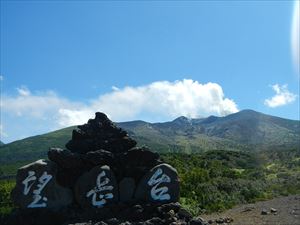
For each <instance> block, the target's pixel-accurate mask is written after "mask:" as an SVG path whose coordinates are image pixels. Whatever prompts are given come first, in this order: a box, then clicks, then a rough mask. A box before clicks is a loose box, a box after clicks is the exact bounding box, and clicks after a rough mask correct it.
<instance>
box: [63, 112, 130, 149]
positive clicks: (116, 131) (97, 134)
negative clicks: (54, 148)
mask: <svg viewBox="0 0 300 225" xmlns="http://www.w3.org/2000/svg"><path fill="white" fill-rule="evenodd" d="M135 145H136V141H135V140H133V139H131V138H130V137H129V136H128V134H127V132H126V131H124V130H122V129H121V128H118V127H116V125H115V124H114V123H113V122H112V121H110V120H109V119H108V118H107V116H106V115H105V114H104V113H100V112H97V113H96V117H95V119H90V120H89V121H88V123H87V124H84V125H80V126H78V129H75V130H73V134H72V140H70V141H69V142H68V143H67V144H66V147H67V149H69V150H71V152H77V153H87V152H90V151H96V150H100V149H104V150H106V151H110V152H112V153H121V152H125V151H127V150H129V149H131V148H132V147H134V146H135Z"/></svg>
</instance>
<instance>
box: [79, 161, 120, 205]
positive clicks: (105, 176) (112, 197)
mask: <svg viewBox="0 0 300 225" xmlns="http://www.w3.org/2000/svg"><path fill="white" fill-rule="evenodd" d="M74 191H75V199H76V201H77V203H78V204H79V205H80V206H82V207H83V208H90V207H97V208H101V207H103V206H106V205H108V204H110V203H113V202H117V201H118V199H119V197H118V186H117V182H116V178H115V176H114V174H113V172H112V171H111V170H110V168H109V166H96V167H94V168H93V169H92V170H91V171H89V172H87V173H85V174H83V175H82V176H81V177H79V179H78V181H77V183H76V185H75V190H74Z"/></svg>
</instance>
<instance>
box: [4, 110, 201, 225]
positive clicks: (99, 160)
mask: <svg viewBox="0 0 300 225" xmlns="http://www.w3.org/2000/svg"><path fill="white" fill-rule="evenodd" d="M136 144H137V143H136V141H135V140H133V139H131V138H130V137H129V136H128V134H127V132H126V131H124V130H122V129H121V128H118V127H116V126H115V124H114V123H112V121H110V120H109V119H108V118H107V116H106V115H105V114H103V113H99V112H97V113H96V117H95V119H90V120H89V121H88V123H87V124H84V125H81V126H78V128H77V129H75V130H73V133H72V139H71V140H70V141H69V142H68V143H67V144H66V148H67V149H59V148H50V150H49V152H48V158H49V160H50V161H48V160H39V161H36V162H34V163H31V164H29V165H27V166H24V167H22V168H20V169H19V170H18V173H17V182H16V187H15V189H14V190H13V191H12V199H13V202H14V203H15V204H16V206H18V207H19V210H17V211H16V212H15V214H14V215H13V216H12V218H11V219H10V220H9V221H10V222H9V223H11V224H19V223H20V222H21V223H22V224H63V223H65V224H71V222H70V221H74V223H77V222H78V221H88V220H91V221H98V222H95V223H92V222H90V224H103V225H104V224H123V223H124V224H127V225H128V224H149V225H150V224H190V225H192V224H195V225H196V224H204V222H203V223H202V222H201V221H200V220H193V219H192V217H191V215H190V214H189V213H188V212H187V211H185V210H184V209H182V208H181V207H180V205H179V203H176V202H178V199H179V179H178V174H177V171H176V169H174V168H173V167H172V166H170V165H168V164H165V163H163V161H162V160H161V159H160V156H159V154H157V153H154V152H152V151H150V150H149V149H147V148H145V147H143V148H141V147H136ZM99 221H101V222H99ZM199 221H200V222H199Z"/></svg>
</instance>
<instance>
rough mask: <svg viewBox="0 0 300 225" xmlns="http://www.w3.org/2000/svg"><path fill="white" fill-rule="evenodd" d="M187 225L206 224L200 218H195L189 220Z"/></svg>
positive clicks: (206, 224)
mask: <svg viewBox="0 0 300 225" xmlns="http://www.w3.org/2000/svg"><path fill="white" fill-rule="evenodd" d="M189 225H208V223H207V222H206V221H205V220H204V219H203V218H201V217H197V218H194V219H191V221H190V222H189Z"/></svg>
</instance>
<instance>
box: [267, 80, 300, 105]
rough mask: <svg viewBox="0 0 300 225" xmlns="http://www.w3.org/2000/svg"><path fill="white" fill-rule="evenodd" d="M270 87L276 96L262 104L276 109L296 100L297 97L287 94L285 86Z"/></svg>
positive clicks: (275, 85)
mask: <svg viewBox="0 0 300 225" xmlns="http://www.w3.org/2000/svg"><path fill="white" fill-rule="evenodd" d="M271 87H272V89H273V90H274V91H275V93H276V94H275V95H274V96H273V97H272V98H270V99H266V100H265V102H264V103H265V105H266V106H269V107H271V108H276V107H279V106H283V105H286V104H288V103H292V102H293V101H295V100H296V97H297V95H295V94H293V93H291V92H289V90H288V89H287V85H282V86H280V85H279V84H274V85H272V86H271Z"/></svg>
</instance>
